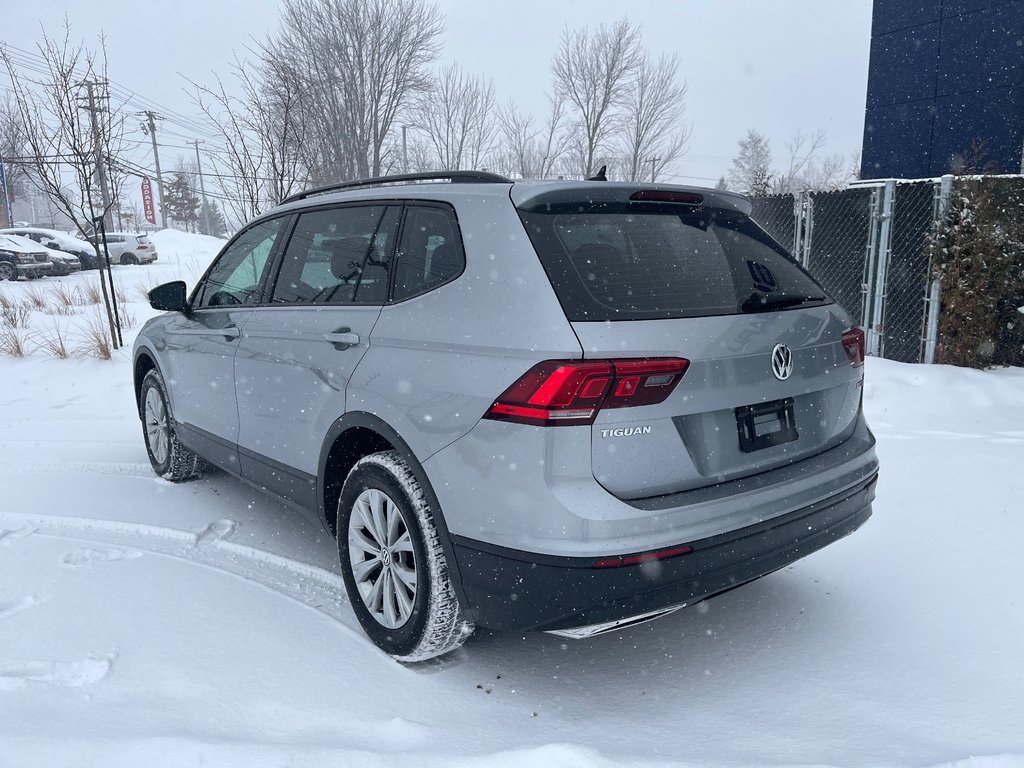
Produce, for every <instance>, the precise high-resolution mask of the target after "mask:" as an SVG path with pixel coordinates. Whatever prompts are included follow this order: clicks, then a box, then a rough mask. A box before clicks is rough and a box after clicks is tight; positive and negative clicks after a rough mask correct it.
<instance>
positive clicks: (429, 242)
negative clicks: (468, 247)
mask: <svg viewBox="0 0 1024 768" xmlns="http://www.w3.org/2000/svg"><path fill="white" fill-rule="evenodd" d="M465 266H466V255H465V253H464V251H463V250H462V239H461V238H460V237H459V225H458V223H457V222H456V220H455V214H454V212H452V211H451V209H449V208H441V207H434V206H429V207H428V206H421V205H411V206H409V207H408V208H407V210H406V215H405V223H404V225H403V227H402V241H401V243H400V245H399V253H398V264H397V265H396V268H395V291H394V300H395V301H402V300H403V299H408V298H411V297H413V296H417V295H419V294H421V293H425V292H426V291H429V290H430V289H432V288H436V287H437V286H439V285H442V284H443V283H447V282H448V281H449V280H453V279H454V278H456V277H458V276H459V275H460V274H461V273H462V270H463V269H464V268H465Z"/></svg>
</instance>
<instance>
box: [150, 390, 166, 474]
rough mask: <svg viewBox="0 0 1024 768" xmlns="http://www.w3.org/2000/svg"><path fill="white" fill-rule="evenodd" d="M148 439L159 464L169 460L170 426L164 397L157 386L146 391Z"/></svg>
mask: <svg viewBox="0 0 1024 768" xmlns="http://www.w3.org/2000/svg"><path fill="white" fill-rule="evenodd" d="M146 441H147V442H148V443H149V449H150V450H151V451H152V452H153V458H154V459H156V462H157V464H163V463H164V462H165V461H167V455H168V451H169V449H170V426H169V425H168V423H167V409H166V408H165V407H164V401H163V398H162V397H160V393H159V392H157V390H156V389H155V388H150V390H149V391H148V392H147V393H146Z"/></svg>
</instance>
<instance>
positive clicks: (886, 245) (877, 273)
mask: <svg viewBox="0 0 1024 768" xmlns="http://www.w3.org/2000/svg"><path fill="white" fill-rule="evenodd" d="M895 198H896V179H886V180H885V189H884V191H883V192H882V210H881V213H880V214H879V217H878V218H879V222H880V225H879V227H878V240H877V242H876V246H877V248H876V251H875V254H876V259H875V264H874V275H873V278H874V279H873V280H870V281H868V286H867V288H868V291H869V292H870V294H871V295H870V300H871V301H870V303H871V314H870V326H869V327H868V328H867V329H866V331H867V352H868V354H869V355H874V356H875V357H884V356H885V333H884V330H885V329H884V326H883V321H884V318H885V289H886V283H887V282H888V277H889V252H890V250H891V248H892V209H893V204H894V203H895ZM867 318H868V316H867V315H865V319H867Z"/></svg>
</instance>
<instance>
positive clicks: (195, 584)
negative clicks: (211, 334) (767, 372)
mask: <svg viewBox="0 0 1024 768" xmlns="http://www.w3.org/2000/svg"><path fill="white" fill-rule="evenodd" d="M154 240H155V241H156V243H157V247H158V249H159V252H160V261H158V262H157V264H156V265H155V266H153V267H139V266H131V267H116V268H115V270H114V276H115V278H116V279H117V280H118V283H119V286H120V287H121V288H122V289H123V290H124V291H125V293H126V294H127V298H128V310H129V311H130V312H131V313H133V314H134V315H136V317H137V319H138V321H139V323H141V322H142V320H143V319H144V318H145V317H148V316H149V315H150V314H152V311H151V310H149V309H148V307H146V305H145V304H144V302H143V299H142V296H141V292H140V291H139V290H138V289H137V288H136V286H144V287H151V286H152V285H155V284H156V283H158V282H162V281H164V280H169V279H174V278H176V277H179V276H185V277H186V279H187V280H188V281H189V283H190V284H192V283H193V282H194V280H195V278H196V276H198V275H199V274H201V272H202V270H203V268H204V267H205V265H206V264H207V263H208V262H209V260H210V258H211V257H212V255H213V253H214V252H215V251H216V249H217V247H218V241H210V240H203V239H201V238H198V237H195V236H191V235H184V234H181V233H174V232H162V233H158V234H157V235H155V236H154ZM94 279H95V273H92V274H91V275H90V274H86V275H75V276H72V277H70V278H64V279H63V280H64V284H66V285H68V286H72V287H73V286H76V285H79V284H85V283H86V282H87V281H89V280H94ZM76 281H77V282H76ZM57 282H58V281H55V280H54V279H53V278H47V279H46V280H43V281H39V282H37V283H31V284H30V283H27V282H25V281H21V282H19V283H17V284H10V283H8V284H5V285H3V286H2V287H0V292H2V293H3V295H4V296H6V297H7V298H8V299H12V300H20V299H21V298H22V297H24V296H25V294H26V292H27V291H29V290H31V289H34V288H36V287H38V288H40V289H45V288H47V287H48V286H50V285H51V284H57ZM76 311H77V310H76ZM29 314H30V317H29V318H28V321H29V324H28V329H26V330H28V331H32V329H33V328H38V329H42V328H45V327H47V325H48V323H49V321H50V320H51V319H53V318H56V319H57V320H58V321H60V322H69V323H74V322H75V319H76V317H77V315H75V314H71V315H52V316H48V315H46V313H45V312H44V311H43V310H39V309H36V310H32V311H31V312H30V313H29ZM32 332H39V331H32ZM133 332H134V331H129V332H128V334H127V335H128V336H129V337H130V336H131V334H132V333H133ZM126 342H128V343H129V349H130V338H126ZM867 377H868V384H867V386H866V389H865V396H866V407H867V410H868V416H869V420H870V422H871V424H872V427H873V428H874V430H875V432H876V434H877V437H878V453H879V457H880V459H881V463H882V475H881V481H880V483H879V487H878V500H877V502H876V504H875V510H874V516H873V517H872V519H871V520H869V521H868V523H867V524H866V525H865V526H864V527H863V528H862V529H861V530H860V531H858V532H857V533H855V534H854V535H852V536H850V537H848V538H847V539H844V540H843V541H841V542H838V543H836V544H835V545H833V546H831V547H828V548H826V549H825V550H823V551H821V552H818V553H816V554H814V555H812V556H810V557H808V558H807V559H805V560H803V561H801V562H799V563H797V564H796V565H794V566H792V567H790V568H786V569H784V570H783V571H781V572H779V573H776V574H774V575H772V576H769V577H767V578H765V579H762V580H761V581H759V582H757V583H755V584H751V585H748V586H746V587H743V588H741V589H739V590H736V591H734V592H731V593H729V594H727V595H725V596H722V597H720V598H717V599H715V600H712V601H709V602H707V603H704V604H701V605H699V606H696V607H694V608H690V609H687V610H684V611H681V612H679V613H677V614H674V615H672V616H670V617H668V618H666V619H663V620H661V621H658V622H654V623H651V624H647V625H643V626H640V627H634V628H632V629H629V630H626V631H623V632H620V633H617V634H611V635H606V636H602V637H598V638H594V639H591V640H587V641H579V642H571V641H566V640H564V639H561V638H556V637H554V636H551V635H543V634H531V635H526V636H523V635H508V634H489V633H486V632H480V633H478V635H477V636H476V637H474V638H473V639H472V640H470V641H469V642H468V643H467V644H466V646H465V647H464V648H462V649H461V650H460V651H458V652H457V653H456V654H454V655H453V656H451V657H449V658H446V659H444V660H441V661H438V662H434V663H430V664H425V665H419V666H413V667H404V666H401V665H399V664H397V663H395V662H394V661H392V660H390V659H389V658H387V657H386V656H384V655H382V654H381V653H380V652H378V651H377V650H376V649H375V648H374V647H373V646H371V645H370V643H369V642H368V641H367V640H366V639H365V638H364V637H363V635H362V634H361V633H360V632H359V630H358V625H357V623H356V621H355V619H354V617H353V616H352V614H351V612H350V610H349V607H348V606H347V605H346V603H345V602H344V600H343V597H342V594H343V587H342V582H341V579H340V577H339V575H338V567H337V563H336V553H335V548H334V542H333V540H331V538H330V537H329V536H328V535H327V534H325V533H324V531H323V530H322V529H321V527H320V525H319V523H318V522H317V521H315V520H311V519H309V518H308V517H305V516H303V515H301V514H299V513H297V512H295V511H293V510H289V509H285V508H283V507H281V506H280V505H279V504H277V503H275V502H274V501H273V500H271V499H270V498H268V497H266V496H264V495H262V494H261V493H259V492H258V491H255V490H253V489H250V488H249V487H247V486H245V485H243V484H242V483H241V482H239V481H236V480H233V479H231V478H229V477H227V476H225V475H222V474H210V475H208V476H207V477H205V478H203V479H201V480H199V481H196V482H192V483H186V484H181V485H173V484H170V483H168V482H165V481H163V480H160V479H158V478H156V477H154V476H153V474H152V472H151V471H150V468H149V465H148V462H147V459H146V452H145V450H144V448H143V443H142V434H141V429H140V426H139V422H138V419H137V416H136V415H135V412H134V410H133V409H134V406H133V400H132V394H131V385H130V380H131V372H130V358H129V354H128V352H127V351H121V352H116V353H115V354H114V358H113V360H111V361H101V360H96V359H91V358H87V357H86V358H82V357H72V358H70V359H67V360H59V359H54V358H53V357H52V356H50V355H49V354H47V353H46V352H45V351H43V350H42V349H39V348H33V349H32V350H30V351H29V353H28V355H27V356H26V357H24V358H20V359H17V358H12V357H10V356H0V766H3V768H8V767H11V768H14V767H17V768H21V767H22V766H32V767H33V768H50V767H51V766H52V767H56V766H76V768H84V767H87V766H96V767H97V768H99V767H102V768H122V767H124V768H129V767H130V768H138V766H146V768H164V767H165V766H168V767H169V766H195V765H209V766H239V767H244V768H249V767H250V766H303V767H305V766H438V767H440V766H445V767H448V766H497V767H500V768H509V767H512V766H544V767H547V766H555V767H559V766H561V767H563V768H583V767H584V766H586V767H587V768H592V767H594V768H609V767H610V766H634V767H638V768H639V767H647V766H678V765H693V766H696V765H701V766H740V765H771V766H775V765H800V766H811V765H815V766H818V765H834V766H873V767H876V766H914V767H915V768H920V767H924V766H938V765H959V766H971V767H972V768H989V767H992V768H995V767H997V766H998V767H1002V766H1024V593H1022V585H1024V557H1022V556H1021V546H1022V544H1021V542H1022V541H1024V505H1022V499H1024V415H1022V414H1024V370H1020V369H1011V370H1000V371H992V372H979V371H970V370H961V369H955V368H948V367H941V366H931V367H926V366H913V365H900V364H897V363H892V362H887V361H883V360H875V359H872V360H870V361H869V362H868V370H867Z"/></svg>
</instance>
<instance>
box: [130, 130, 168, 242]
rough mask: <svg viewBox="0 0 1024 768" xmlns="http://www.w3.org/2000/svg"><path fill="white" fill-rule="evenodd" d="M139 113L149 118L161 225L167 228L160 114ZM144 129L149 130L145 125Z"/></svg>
mask: <svg viewBox="0 0 1024 768" xmlns="http://www.w3.org/2000/svg"><path fill="white" fill-rule="evenodd" d="M137 114H139V115H145V116H146V118H147V119H148V120H149V127H148V131H149V138H151V139H152V140H153V165H155V166H156V188H157V191H158V192H159V193H160V226H161V227H163V228H164V229H167V208H166V207H165V205H164V201H165V200H166V199H167V198H166V197H165V196H164V177H163V175H162V174H161V173H160V151H159V150H158V149H157V148H156V121H157V118H159V117H160V115H158V114H157V113H156V112H139V113H137ZM161 119H162V118H161ZM143 130H147V129H146V127H145V126H144V127H143Z"/></svg>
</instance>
